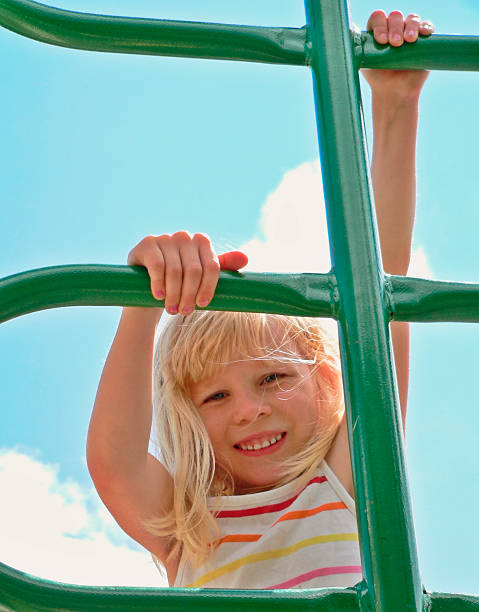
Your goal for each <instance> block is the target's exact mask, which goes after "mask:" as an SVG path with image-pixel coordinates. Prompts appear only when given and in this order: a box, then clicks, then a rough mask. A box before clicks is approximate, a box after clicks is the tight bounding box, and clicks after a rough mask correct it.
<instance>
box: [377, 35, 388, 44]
mask: <svg viewBox="0 0 479 612" xmlns="http://www.w3.org/2000/svg"><path fill="white" fill-rule="evenodd" d="M387 41H388V37H387V34H384V33H383V34H378V42H380V43H382V44H385V43H387Z"/></svg>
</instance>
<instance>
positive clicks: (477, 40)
mask: <svg viewBox="0 0 479 612" xmlns="http://www.w3.org/2000/svg"><path fill="white" fill-rule="evenodd" d="M353 44H354V50H355V56H356V64H357V66H358V68H388V69H391V70H411V69H423V70H479V36H455V35H443V34H433V35H432V36H428V37H422V36H421V37H419V40H417V41H416V42H415V43H414V44H413V45H408V44H405V45H402V46H401V47H391V46H390V45H379V44H378V43H376V41H375V40H374V37H373V35H372V34H371V33H370V32H362V33H361V34H360V35H359V33H355V34H354V36H353Z"/></svg>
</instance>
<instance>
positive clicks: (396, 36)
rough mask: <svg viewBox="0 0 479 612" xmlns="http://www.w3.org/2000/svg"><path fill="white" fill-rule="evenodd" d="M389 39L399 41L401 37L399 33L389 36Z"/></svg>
mask: <svg viewBox="0 0 479 612" xmlns="http://www.w3.org/2000/svg"><path fill="white" fill-rule="evenodd" d="M391 40H392V41H393V42H400V41H401V37H400V36H399V34H393V37H392V38H391Z"/></svg>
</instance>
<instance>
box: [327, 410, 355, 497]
mask: <svg viewBox="0 0 479 612" xmlns="http://www.w3.org/2000/svg"><path fill="white" fill-rule="evenodd" d="M325 459H326V462H327V465H328V466H329V467H330V469H331V470H332V472H333V473H334V475H335V477H336V479H337V480H339V482H340V483H341V485H342V487H344V489H345V490H346V492H347V493H348V495H349V496H350V497H351V498H354V485H353V472H352V469H351V454H350V452H349V437H348V425H347V420H346V414H344V416H343V419H342V421H341V424H340V425H339V428H338V432H337V434H336V437H335V438H334V440H333V443H332V444H331V448H330V449H329V451H328V452H327V454H326V457H325Z"/></svg>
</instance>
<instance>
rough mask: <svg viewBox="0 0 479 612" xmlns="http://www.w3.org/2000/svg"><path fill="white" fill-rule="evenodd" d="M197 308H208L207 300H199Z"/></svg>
mask: <svg viewBox="0 0 479 612" xmlns="http://www.w3.org/2000/svg"><path fill="white" fill-rule="evenodd" d="M198 306H199V307H200V308H204V307H205V306H208V300H200V301H199V302H198Z"/></svg>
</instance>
